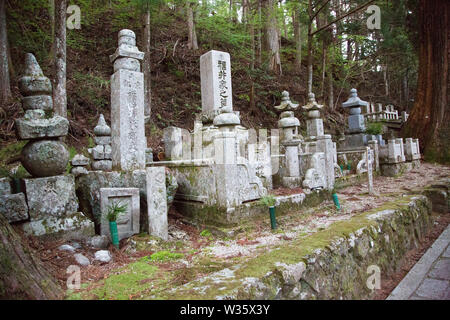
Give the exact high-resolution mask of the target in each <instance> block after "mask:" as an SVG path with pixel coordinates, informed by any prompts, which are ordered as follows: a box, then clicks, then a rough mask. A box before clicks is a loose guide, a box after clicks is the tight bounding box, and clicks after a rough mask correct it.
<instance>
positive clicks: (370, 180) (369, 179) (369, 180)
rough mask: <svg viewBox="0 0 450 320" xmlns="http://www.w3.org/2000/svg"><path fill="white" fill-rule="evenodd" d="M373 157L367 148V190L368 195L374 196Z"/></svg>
mask: <svg viewBox="0 0 450 320" xmlns="http://www.w3.org/2000/svg"><path fill="white" fill-rule="evenodd" d="M372 164H373V157H372V151H371V149H370V148H369V147H366V167H367V185H368V189H369V195H374V194H375V191H374V189H373V166H372Z"/></svg>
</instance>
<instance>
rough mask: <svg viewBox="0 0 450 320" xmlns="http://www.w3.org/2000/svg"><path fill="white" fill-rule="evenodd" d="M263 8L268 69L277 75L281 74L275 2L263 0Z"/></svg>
mask: <svg viewBox="0 0 450 320" xmlns="http://www.w3.org/2000/svg"><path fill="white" fill-rule="evenodd" d="M264 9H265V17H266V22H265V24H264V25H265V33H266V44H267V51H268V54H269V65H268V69H269V71H270V72H273V73H275V74H277V75H280V74H281V58H280V43H279V37H278V24H277V15H276V9H277V7H276V4H275V2H274V0H264Z"/></svg>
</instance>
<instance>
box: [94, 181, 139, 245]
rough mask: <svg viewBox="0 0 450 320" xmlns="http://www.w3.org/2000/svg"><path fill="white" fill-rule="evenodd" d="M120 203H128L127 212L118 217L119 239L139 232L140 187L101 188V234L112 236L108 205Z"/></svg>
mask: <svg viewBox="0 0 450 320" xmlns="http://www.w3.org/2000/svg"><path fill="white" fill-rule="evenodd" d="M116 203H120V204H121V205H127V210H126V212H125V213H123V214H121V215H119V216H118V217H117V221H116V222H117V230H118V232H119V240H122V239H124V238H128V237H131V236H132V235H134V234H137V233H139V218H140V202H139V188H101V189H100V209H101V212H102V217H101V222H100V234H101V235H106V236H108V237H109V236H110V234H111V233H110V230H109V221H108V219H107V217H106V216H107V213H108V207H109V206H111V205H112V204H116Z"/></svg>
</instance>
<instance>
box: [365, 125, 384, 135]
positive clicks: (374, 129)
mask: <svg viewBox="0 0 450 320" xmlns="http://www.w3.org/2000/svg"><path fill="white" fill-rule="evenodd" d="M366 133H367V134H373V135H378V134H382V133H383V124H382V123H381V122H372V123H369V125H368V126H367V129H366Z"/></svg>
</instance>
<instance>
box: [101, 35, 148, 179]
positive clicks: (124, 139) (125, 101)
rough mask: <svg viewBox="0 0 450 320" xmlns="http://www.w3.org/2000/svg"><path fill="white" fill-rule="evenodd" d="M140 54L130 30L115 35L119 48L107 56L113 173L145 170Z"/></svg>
mask: <svg viewBox="0 0 450 320" xmlns="http://www.w3.org/2000/svg"><path fill="white" fill-rule="evenodd" d="M143 58H144V53H143V52H140V51H139V50H138V48H137V47H136V35H135V34H134V32H133V31H131V30H127V29H124V30H121V31H120V32H119V47H118V48H117V50H116V52H115V53H114V54H113V55H111V56H110V61H111V62H113V63H114V74H113V75H112V76H111V129H112V133H111V138H112V165H113V168H114V169H116V170H125V171H132V170H139V169H144V168H145V150H146V145H147V143H146V138H145V126H144V125H145V124H144V118H145V116H144V75H143V73H142V72H140V61H142V59H143Z"/></svg>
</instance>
